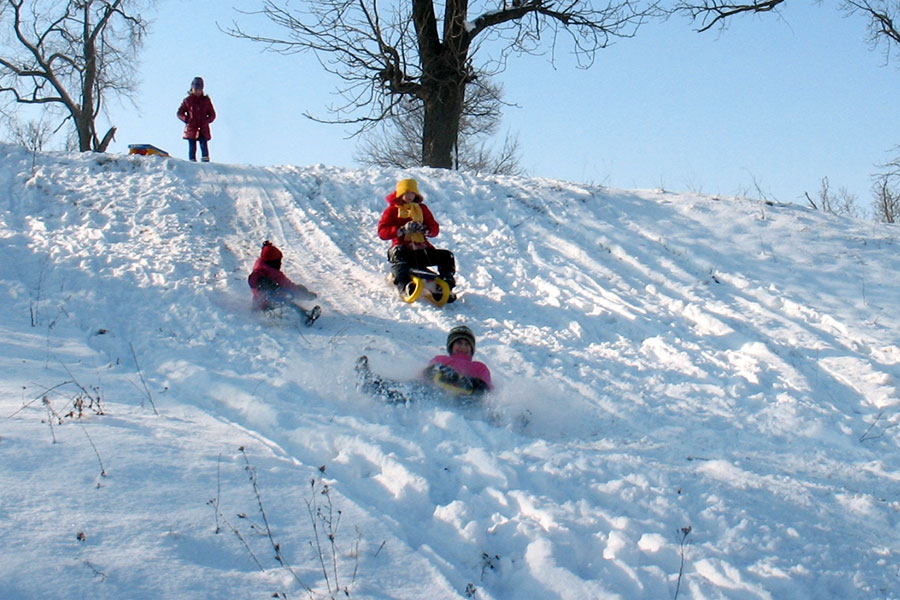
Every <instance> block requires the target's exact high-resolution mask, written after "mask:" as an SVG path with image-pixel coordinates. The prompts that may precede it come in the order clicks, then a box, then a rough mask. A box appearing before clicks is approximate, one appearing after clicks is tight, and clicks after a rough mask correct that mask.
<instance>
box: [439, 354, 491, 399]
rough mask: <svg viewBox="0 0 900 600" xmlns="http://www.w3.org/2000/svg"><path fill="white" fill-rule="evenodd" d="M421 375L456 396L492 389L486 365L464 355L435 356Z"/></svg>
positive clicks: (489, 373)
mask: <svg viewBox="0 0 900 600" xmlns="http://www.w3.org/2000/svg"><path fill="white" fill-rule="evenodd" d="M423 375H424V377H425V379H426V380H430V381H432V382H433V383H435V384H436V385H438V386H440V387H442V388H445V389H448V390H449V391H451V392H454V393H457V394H479V393H482V392H485V391H489V390H492V389H494V385H493V383H492V382H491V371H490V369H488V367H487V365H486V364H484V363H483V362H478V361H477V360H472V359H471V358H470V357H469V356H467V355H466V354H454V355H452V356H447V355H445V354H441V355H438V356H435V357H434V358H432V359H431V361H430V362H429V363H428V366H427V367H426V368H425V371H424V372H423Z"/></svg>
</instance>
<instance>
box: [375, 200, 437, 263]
mask: <svg viewBox="0 0 900 600" xmlns="http://www.w3.org/2000/svg"><path fill="white" fill-rule="evenodd" d="M384 201H385V202H387V203H388V207H387V208H386V209H384V212H383V213H381V219H379V221H378V237H380V238H381V239H383V240H391V247H394V246H396V245H397V244H403V245H405V246H409V247H410V248H412V249H414V250H417V249H419V248H433V247H434V246H432V245H431V242H429V241H428V240H426V239H425V237H435V236H436V235H437V234H438V233H439V232H440V227H439V226H438V224H437V221H435V220H434V216H433V215H432V214H431V211H430V210H428V207H427V206H425V204H424V203H423V202H422V197H421V196H416V201H415V202H412V203H409V204H407V203H406V202H404V201H403V199H402V198H397V192H391V193H390V194H388V195H387V196H386V197H385V199H384ZM419 211H421V215H418V214H417V213H418V212H419ZM413 220H416V221H420V222H421V223H422V224H423V225H425V234H424V235H423V234H408V235H405V236H403V237H398V236H397V230H398V229H399V228H400V227H402V226H403V225H405V224H407V223H409V222H410V221H413Z"/></svg>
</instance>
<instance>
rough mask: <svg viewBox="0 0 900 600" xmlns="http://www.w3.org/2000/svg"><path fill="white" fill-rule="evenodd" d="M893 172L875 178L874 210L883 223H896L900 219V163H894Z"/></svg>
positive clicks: (873, 188) (873, 187)
mask: <svg viewBox="0 0 900 600" xmlns="http://www.w3.org/2000/svg"><path fill="white" fill-rule="evenodd" d="M891 166H892V170H890V171H887V172H884V173H881V174H880V175H877V176H876V177H875V183H874V185H873V186H872V191H873V193H874V194H875V200H874V202H873V209H874V212H875V218H876V219H878V220H880V221H881V222H882V223H896V222H897V219H898V218H900V189H898V180H900V162H897V161H894V163H892V165H891Z"/></svg>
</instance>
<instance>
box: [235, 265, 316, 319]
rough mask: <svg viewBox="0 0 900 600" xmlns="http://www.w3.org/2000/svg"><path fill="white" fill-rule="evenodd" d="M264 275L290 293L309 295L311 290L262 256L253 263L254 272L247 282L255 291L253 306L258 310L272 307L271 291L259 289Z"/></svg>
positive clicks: (253, 291)
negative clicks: (272, 265)
mask: <svg viewBox="0 0 900 600" xmlns="http://www.w3.org/2000/svg"><path fill="white" fill-rule="evenodd" d="M264 277H265V278H268V279H270V280H272V281H273V282H275V284H277V285H278V289H279V290H286V291H287V292H289V293H290V294H301V295H309V290H307V289H306V288H305V287H303V286H302V285H297V284H296V283H294V282H293V281H291V280H290V279H288V276H287V275H285V274H284V273H282V272H281V271H279V270H278V269H275V268H273V267H270V266H269V265H267V264H266V263H265V261H264V260H263V259H262V258H257V259H256V263H254V265H253V272H252V273H250V277H248V278H247V283H249V284H250V289H251V290H252V293H253V308H255V309H257V310H266V309H268V308H271V306H269V293H268V292H267V291H266V290H261V289H259V280H260V279H261V278H264Z"/></svg>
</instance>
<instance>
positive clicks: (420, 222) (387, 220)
mask: <svg viewBox="0 0 900 600" xmlns="http://www.w3.org/2000/svg"><path fill="white" fill-rule="evenodd" d="M424 200H425V199H424V198H423V197H422V196H421V194H419V186H418V184H417V183H416V180H415V179H401V180H400V181H398V182H397V186H396V188H395V189H394V191H393V192H391V193H390V194H388V195H387V197H386V198H385V201H386V202H387V203H388V207H387V208H386V209H384V212H383V213H382V214H381V219H380V220H379V221H378V237H380V238H381V239H383V240H390V242H391V247H390V249H389V250H388V260H389V261H390V262H391V274H392V275H393V279H394V285H396V286H397V290H398V291H399V292H400V294H401V296H402V295H406V296H410V295H412V293H413V292H412V290H411V289H409V286H414V284H413V282H412V279H411V278H410V275H409V270H410V268H418V269H425V268H427V267H431V266H436V267H437V269H438V276H439V277H440V278H441V279H443V280H444V281H445V282H447V285H448V286H449V287H450V289H451V290H452V289H453V287H454V286H455V285H456V281H455V280H454V278H453V276H454V275H455V274H456V260H455V259H454V257H453V253H452V252H450V251H449V250H442V249H438V248H435V247H434V246H432V245H431V242H429V241H428V240H427V239H426V238H430V237H436V236H437V234H438V232H439V231H440V227H439V226H438V223H437V221H435V220H434V216H433V215H432V214H431V211H430V210H428V207H427V206H425V203H424ZM455 300H456V294H454V293H452V292H450V296H449V297H448V298H447V302H453V301H455Z"/></svg>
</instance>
